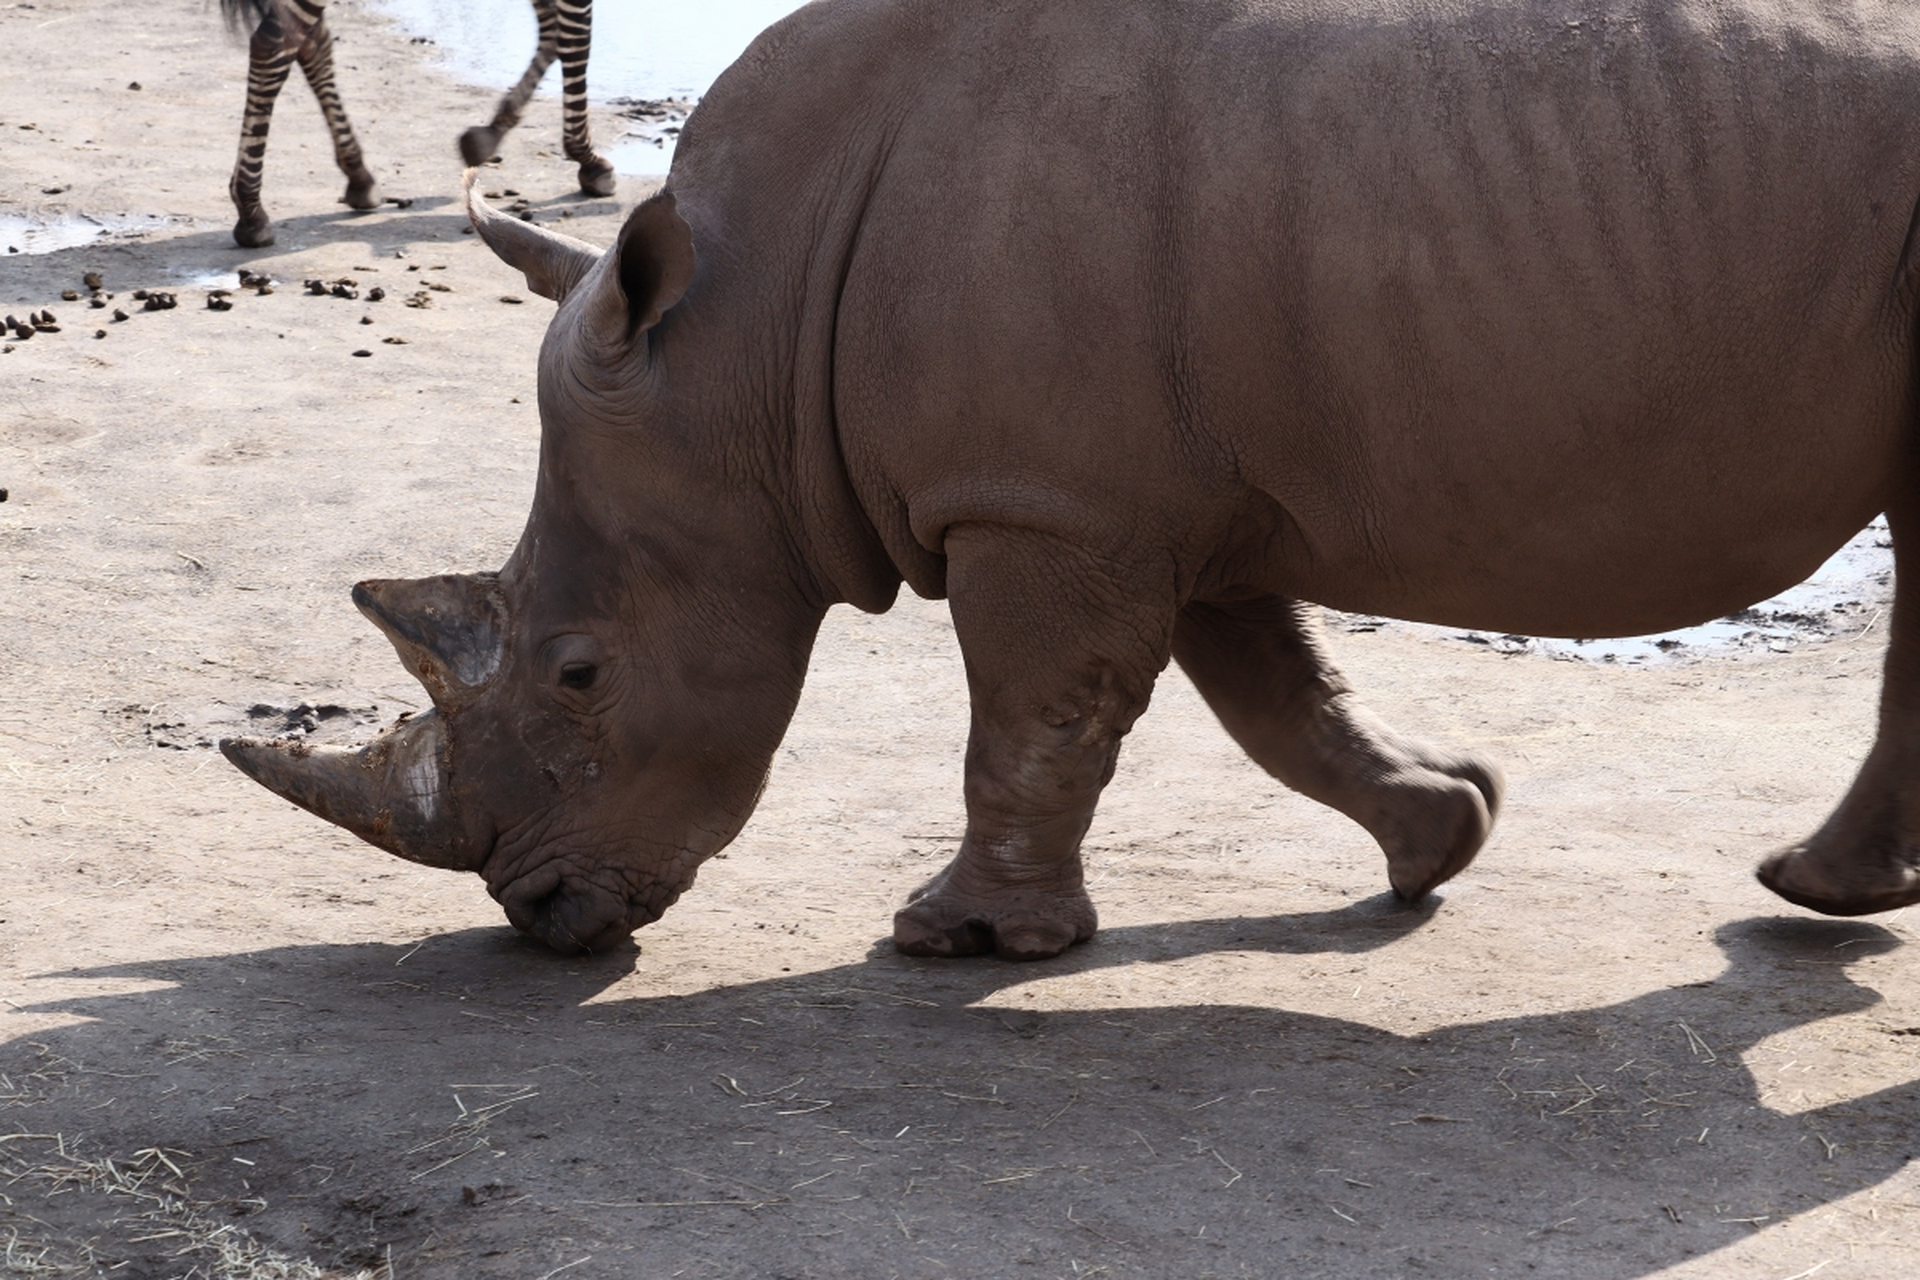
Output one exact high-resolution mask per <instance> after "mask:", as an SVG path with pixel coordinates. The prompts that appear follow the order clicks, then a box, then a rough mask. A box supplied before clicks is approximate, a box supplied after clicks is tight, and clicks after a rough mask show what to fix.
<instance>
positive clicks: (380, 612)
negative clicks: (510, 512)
mask: <svg viewBox="0 0 1920 1280" xmlns="http://www.w3.org/2000/svg"><path fill="white" fill-rule="evenodd" d="M353 602H354V604H356V605H358V606H359V608H360V612H362V613H364V614H366V615H367V617H368V618H369V619H371V620H372V622H373V625H374V626H376V627H379V628H380V630H381V631H383V632H385V633H386V636H387V639H389V640H391V641H392V642H393V647H394V649H395V651H397V652H398V653H399V655H400V661H401V662H403V663H405V664H406V667H407V670H409V671H411V672H413V674H414V678H415V679H417V680H419V681H420V683H421V684H423V685H425V686H426V690H427V695H428V696H429V697H431V698H432V699H433V704H434V705H435V706H436V707H439V708H440V709H442V710H443V711H448V712H452V711H457V710H459V709H460V708H461V707H462V706H464V705H465V704H466V703H467V702H468V701H469V700H470V699H471V698H472V697H473V695H474V694H476V693H478V692H479V691H480V690H481V689H483V688H484V687H486V684H487V682H488V681H489V680H491V679H492V678H493V673H494V672H495V671H497V670H499V667H500V659H501V655H502V651H503V650H504V649H505V647H506V622H507V611H506V601H505V600H504V599H503V598H502V596H501V593H500V581H499V576H498V575H497V574H491V573H476V574H455V573H449V574H442V575H441V576H439V577H434V578H385V579H373V580H371V581H368V582H362V583H360V584H359V585H358V586H356V587H354V589H353Z"/></svg>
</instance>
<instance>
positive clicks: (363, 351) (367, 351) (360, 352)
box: [353, 347, 373, 356]
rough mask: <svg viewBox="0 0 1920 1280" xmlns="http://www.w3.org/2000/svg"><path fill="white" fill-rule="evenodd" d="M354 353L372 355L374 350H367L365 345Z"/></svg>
mask: <svg viewBox="0 0 1920 1280" xmlns="http://www.w3.org/2000/svg"><path fill="white" fill-rule="evenodd" d="M353 354H355V355H357V356H370V355H372V354H373V352H371V351H369V350H367V349H366V348H365V347H362V348H360V349H359V350H358V351H356V352H354V353H353Z"/></svg>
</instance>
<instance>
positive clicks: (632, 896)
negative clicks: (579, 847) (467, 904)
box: [487, 859, 679, 955]
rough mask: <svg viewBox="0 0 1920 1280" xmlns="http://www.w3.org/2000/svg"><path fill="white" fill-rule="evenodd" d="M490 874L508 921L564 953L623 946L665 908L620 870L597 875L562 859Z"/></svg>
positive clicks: (492, 890)
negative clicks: (626, 879)
mask: <svg viewBox="0 0 1920 1280" xmlns="http://www.w3.org/2000/svg"><path fill="white" fill-rule="evenodd" d="M487 879H488V884H487V891H488V892H489V893H490V894H492V896H493V899H494V901H496V902H498V903H499V904H500V906H501V908H502V910H504V911H505V912H506V915H507V923H509V924H511V925H512V926H513V927H514V928H515V929H518V930H519V931H520V932H521V933H524V934H526V935H528V936H529V937H534V938H538V939H540V940H541V941H542V942H544V943H546V944H547V945H548V946H549V947H552V948H553V949H554V950H555V951H558V952H560V953H562V954H563V955H582V954H592V953H596V952H603V951H610V950H613V949H614V948H616V947H620V946H622V945H624V944H625V943H626V941H627V939H628V938H629V937H630V936H631V935H632V933H633V931H634V930H635V929H638V928H640V927H641V926H642V925H647V924H652V923H653V922H654V921H655V920H658V919H659V918H660V914H661V909H662V908H661V907H656V906H655V905H654V904H652V903H651V902H650V901H648V895H644V894H639V893H636V892H634V891H633V889H632V888H631V886H629V885H627V884H625V883H623V879H624V877H621V876H620V875H618V874H617V873H608V872H600V873H597V874H596V873H592V872H588V871H585V870H582V869H579V868H577V867H574V866H569V865H566V864H565V863H564V862H563V861H561V860H558V859H556V860H553V861H548V862H546V863H544V864H542V865H541V866H538V867H535V868H533V869H532V870H529V871H526V872H524V873H522V874H519V875H511V874H509V875H506V876H503V877H502V878H500V879H498V880H496V879H495V878H494V877H493V876H491V875H489V876H488V877H487ZM673 896H675V897H678V896H679V895H678V894H675V895H673Z"/></svg>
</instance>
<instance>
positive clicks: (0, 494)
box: [0, 347, 13, 502]
mask: <svg viewBox="0 0 1920 1280" xmlns="http://www.w3.org/2000/svg"><path fill="white" fill-rule="evenodd" d="M7 350H9V351H11V350H13V348H12V347H8V348H7ZM6 500H7V491H6V490H5V489H0V502H5V501H6Z"/></svg>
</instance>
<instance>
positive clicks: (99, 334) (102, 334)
mask: <svg viewBox="0 0 1920 1280" xmlns="http://www.w3.org/2000/svg"><path fill="white" fill-rule="evenodd" d="M93 336H94V337H96V338H104V337H106V336H107V331H106V330H105V329H95V330H94V331H93Z"/></svg>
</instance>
